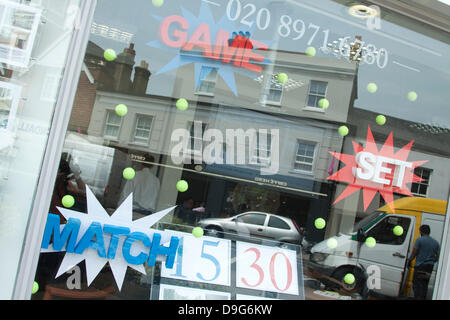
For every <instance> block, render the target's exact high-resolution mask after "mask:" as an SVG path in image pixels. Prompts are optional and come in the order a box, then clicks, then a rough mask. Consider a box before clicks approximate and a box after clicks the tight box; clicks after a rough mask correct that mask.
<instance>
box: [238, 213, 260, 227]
mask: <svg viewBox="0 0 450 320" xmlns="http://www.w3.org/2000/svg"><path fill="white" fill-rule="evenodd" d="M237 221H238V222H242V223H248V224H255V225H258V226H263V225H264V222H265V221H266V215H265V214H263V213H247V214H243V215H242V216H239V217H238V219H237Z"/></svg>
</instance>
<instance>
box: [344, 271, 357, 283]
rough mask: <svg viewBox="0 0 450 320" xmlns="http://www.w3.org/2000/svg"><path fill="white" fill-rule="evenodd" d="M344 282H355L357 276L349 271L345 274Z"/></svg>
mask: <svg viewBox="0 0 450 320" xmlns="http://www.w3.org/2000/svg"><path fill="white" fill-rule="evenodd" d="M344 282H345V283H346V284H354V283H355V276H354V275H353V274H351V273H347V274H346V275H345V276H344Z"/></svg>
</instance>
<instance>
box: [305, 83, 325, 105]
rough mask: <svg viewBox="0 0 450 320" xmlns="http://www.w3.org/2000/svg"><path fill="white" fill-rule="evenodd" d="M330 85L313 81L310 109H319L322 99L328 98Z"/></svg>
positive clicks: (310, 92)
mask: <svg viewBox="0 0 450 320" xmlns="http://www.w3.org/2000/svg"><path fill="white" fill-rule="evenodd" d="M327 87H328V83H327V82H323V81H315V80H311V83H310V85H309V91H308V101H307V106H308V107H319V101H320V99H323V98H325V97H326V93H327Z"/></svg>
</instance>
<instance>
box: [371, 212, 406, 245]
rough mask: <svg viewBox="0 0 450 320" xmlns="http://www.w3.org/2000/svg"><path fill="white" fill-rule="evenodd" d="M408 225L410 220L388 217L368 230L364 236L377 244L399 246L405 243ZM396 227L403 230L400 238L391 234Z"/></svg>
mask: <svg viewBox="0 0 450 320" xmlns="http://www.w3.org/2000/svg"><path fill="white" fill-rule="evenodd" d="M410 223H411V219H410V218H407V217H392V216H388V217H385V218H384V219H383V220H381V221H380V222H379V223H377V224H376V225H375V226H374V227H373V228H372V229H370V230H369V231H368V232H367V233H366V236H367V237H373V238H375V239H376V241H377V243H379V244H392V245H400V244H402V243H403V242H404V241H405V238H406V235H407V234H408V229H409V225H410ZM396 226H401V227H402V228H403V230H404V231H403V233H402V234H401V235H400V236H398V235H395V234H394V232H393V230H394V227H396Z"/></svg>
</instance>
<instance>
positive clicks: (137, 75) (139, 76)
mask: <svg viewBox="0 0 450 320" xmlns="http://www.w3.org/2000/svg"><path fill="white" fill-rule="evenodd" d="M150 76H151V72H150V70H148V63H147V62H146V61H145V60H142V61H141V64H140V65H139V66H136V67H135V68H134V81H133V93H136V94H145V93H146V91H147V86H148V81H149V79H150Z"/></svg>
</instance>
